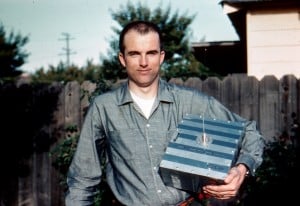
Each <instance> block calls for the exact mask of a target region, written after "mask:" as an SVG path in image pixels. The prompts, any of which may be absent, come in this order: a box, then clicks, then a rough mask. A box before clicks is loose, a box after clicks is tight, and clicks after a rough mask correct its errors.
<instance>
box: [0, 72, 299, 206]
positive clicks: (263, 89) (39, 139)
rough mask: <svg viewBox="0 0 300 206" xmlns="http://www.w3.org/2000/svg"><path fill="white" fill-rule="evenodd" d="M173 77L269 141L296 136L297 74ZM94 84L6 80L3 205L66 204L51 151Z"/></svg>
mask: <svg viewBox="0 0 300 206" xmlns="http://www.w3.org/2000/svg"><path fill="white" fill-rule="evenodd" d="M170 82H173V83H176V84H180V85H185V86H188V87H193V88H196V89H199V90H201V91H203V92H205V93H207V94H209V95H212V96H214V97H215V98H217V99H218V100H220V101H221V102H222V103H223V104H224V105H225V106H227V107H228V108H229V109H230V110H232V111H234V112H236V113H238V114H240V115H241V116H243V117H245V118H247V119H251V120H255V121H257V123H258V128H259V129H260V130H261V132H262V134H263V135H264V136H265V137H266V138H267V139H268V140H272V138H273V137H278V136H280V135H281V134H282V133H285V134H288V135H291V128H292V125H293V122H294V121H299V117H298V114H299V113H300V104H299V101H300V99H299V97H300V86H299V85H300V84H299V80H298V79H296V78H295V77H294V76H292V75H287V76H284V77H283V78H281V79H280V80H278V79H276V78H275V77H274V76H265V77H264V78H263V79H262V80H260V81H258V80H257V79H256V78H254V77H249V76H246V75H232V76H227V77H226V78H224V79H223V80H220V79H218V78H208V79H206V80H200V79H199V78H189V79H188V80H187V81H182V80H181V79H171V80H170ZM95 88H96V84H94V83H91V82H88V81H86V82H84V83H83V84H81V85H80V84H78V82H68V83H67V84H66V85H64V84H61V83H53V84H51V85H50V86H49V85H42V86H41V87H39V89H35V88H33V86H29V85H18V86H11V85H10V86H4V85H1V88H0V99H1V101H0V102H1V103H0V108H1V111H0V112H1V113H0V114H1V118H0V119H1V127H2V128H1V130H2V133H1V134H2V135H1V142H0V143H1V144H0V146H1V148H0V156H1V157H0V160H1V164H2V166H1V168H4V169H1V170H2V171H1V173H0V177H1V179H0V192H1V193H0V206H4V205H5V206H6V205H9V206H17V205H18V206H27V205H28V206H60V205H64V191H63V188H62V187H61V186H60V185H59V180H58V172H57V171H56V170H55V169H54V167H53V166H52V164H51V157H50V156H49V151H50V150H51V148H53V147H54V146H55V145H56V144H57V142H58V140H60V139H61V138H64V136H65V134H64V128H65V126H67V125H77V126H79V128H80V126H81V124H82V122H83V119H84V113H85V111H86V109H87V107H88V105H89V99H88V95H87V94H92V92H93V91H94V90H95ZM28 107H30V108H31V109H33V110H34V112H33V113H29V112H28V111H27V108H28ZM3 131H5V132H3ZM4 134H7V135H4ZM14 155H15V156H14Z"/></svg>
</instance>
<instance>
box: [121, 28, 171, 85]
mask: <svg viewBox="0 0 300 206" xmlns="http://www.w3.org/2000/svg"><path fill="white" fill-rule="evenodd" d="M124 46H125V50H124V54H122V53H119V60H120V62H121V64H122V65H123V66H124V67H126V70H127V74H128V78H129V81H130V82H131V83H134V84H135V85H136V86H138V87H148V86H150V85H152V84H153V83H155V82H157V80H158V76H159V69H160V64H161V63H162V62H163V60H164V56H165V52H164V51H161V50H160V42H159V36H158V34H157V33H155V32H149V33H147V34H139V33H138V32H136V31H129V32H128V33H127V34H126V35H125V37H124Z"/></svg>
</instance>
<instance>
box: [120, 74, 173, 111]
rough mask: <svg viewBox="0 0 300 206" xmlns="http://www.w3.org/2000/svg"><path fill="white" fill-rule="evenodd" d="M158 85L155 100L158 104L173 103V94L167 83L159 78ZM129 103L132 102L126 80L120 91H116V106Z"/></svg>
mask: <svg viewBox="0 0 300 206" xmlns="http://www.w3.org/2000/svg"><path fill="white" fill-rule="evenodd" d="M158 84H159V85H158V93H157V100H158V101H159V102H168V103H172V102H174V100H173V98H172V97H173V94H172V92H171V91H170V87H169V85H168V83H167V82H166V81H165V80H163V79H161V78H160V79H159V83H158ZM131 102H133V99H132V97H131V95H130V92H129V88H128V80H127V81H126V82H125V83H123V84H122V85H121V87H120V89H119V90H118V105H119V106H121V105H124V104H128V103H131Z"/></svg>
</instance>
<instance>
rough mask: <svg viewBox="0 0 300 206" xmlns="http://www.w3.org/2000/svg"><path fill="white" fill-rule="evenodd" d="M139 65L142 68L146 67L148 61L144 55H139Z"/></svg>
mask: <svg viewBox="0 0 300 206" xmlns="http://www.w3.org/2000/svg"><path fill="white" fill-rule="evenodd" d="M140 65H141V66H143V67H145V66H147V65H148V59H147V56H146V55H141V58H140Z"/></svg>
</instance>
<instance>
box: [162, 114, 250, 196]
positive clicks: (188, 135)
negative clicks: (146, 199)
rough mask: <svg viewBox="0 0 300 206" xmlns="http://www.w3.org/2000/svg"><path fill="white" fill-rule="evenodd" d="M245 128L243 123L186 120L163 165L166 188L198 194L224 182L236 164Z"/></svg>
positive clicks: (203, 119) (164, 158)
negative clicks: (204, 189)
mask: <svg viewBox="0 0 300 206" xmlns="http://www.w3.org/2000/svg"><path fill="white" fill-rule="evenodd" d="M244 127H245V125H244V123H241V122H231V121H220V120H216V119H206V118H203V117H202V116H197V115H192V114H187V115H186V116H184V118H183V120H182V121H181V122H180V124H179V125H178V134H177V136H176V138H175V139H174V140H173V141H171V142H170V143H169V145H168V147H167V149H166V152H165V154H164V155H163V158H162V161H161V163H160V173H161V176H162V179H163V181H164V182H165V184H166V185H168V186H172V187H175V188H179V189H184V190H189V191H193V192H198V190H199V187H200V186H204V185H206V184H211V183H220V182H222V181H223V180H224V178H225V177H226V175H227V174H228V172H229V169H230V168H231V167H232V166H233V164H234V163H235V161H236V158H237V155H238V152H239V145H240V143H241V140H242V137H243V135H244Z"/></svg>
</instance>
